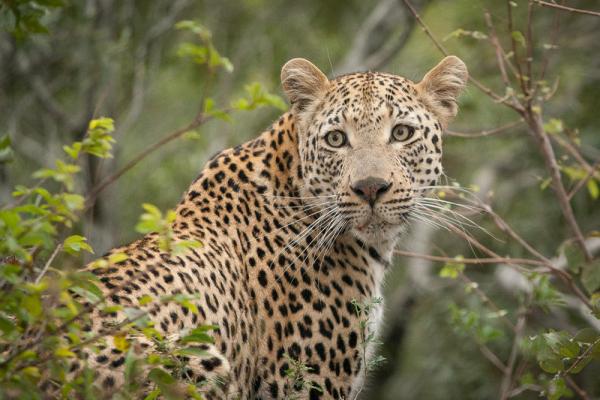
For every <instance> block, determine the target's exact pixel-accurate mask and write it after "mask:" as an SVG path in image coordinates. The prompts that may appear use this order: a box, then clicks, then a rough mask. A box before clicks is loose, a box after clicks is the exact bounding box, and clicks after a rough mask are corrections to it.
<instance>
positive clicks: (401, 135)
mask: <svg viewBox="0 0 600 400" xmlns="http://www.w3.org/2000/svg"><path fill="white" fill-rule="evenodd" d="M414 134H415V128H413V127H412V126H409V125H403V124H398V125H396V126H395V127H394V129H392V142H406V141H407V140H409V139H410V138H412V137H413V135H414Z"/></svg>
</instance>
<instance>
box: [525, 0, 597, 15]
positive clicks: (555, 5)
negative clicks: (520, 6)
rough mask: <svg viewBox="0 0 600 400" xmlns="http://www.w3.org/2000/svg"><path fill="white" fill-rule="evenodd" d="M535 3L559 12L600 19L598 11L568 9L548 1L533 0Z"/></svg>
mask: <svg viewBox="0 0 600 400" xmlns="http://www.w3.org/2000/svg"><path fill="white" fill-rule="evenodd" d="M533 2H534V3H535V4H537V5H540V6H542V7H549V8H555V9H557V10H562V11H568V12H574V13H579V14H586V15H593V16H594V17H600V12H597V11H590V10H583V9H581V8H573V7H567V6H563V5H560V4H556V3H549V2H547V1H542V0H533Z"/></svg>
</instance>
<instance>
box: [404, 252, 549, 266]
mask: <svg viewBox="0 0 600 400" xmlns="http://www.w3.org/2000/svg"><path fill="white" fill-rule="evenodd" d="M394 253H395V254H396V255H399V256H405V257H416V258H422V259H424V260H430V261H440V262H453V263H463V264H477V265H484V264H509V265H535V266H546V263H545V262H543V261H537V260H531V259H528V258H510V257H489V258H456V257H444V256H433V255H429V254H419V253H413V252H410V251H404V250H396V251H395V252H394Z"/></svg>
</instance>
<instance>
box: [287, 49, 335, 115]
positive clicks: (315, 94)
mask: <svg viewBox="0 0 600 400" xmlns="http://www.w3.org/2000/svg"><path fill="white" fill-rule="evenodd" d="M281 84H282V85H283V90H284V91H285V93H286V95H287V97H288V99H290V103H292V106H294V107H296V109H297V110H299V111H300V110H303V109H305V108H306V107H307V106H308V105H309V104H310V103H312V102H313V101H314V100H316V99H318V98H319V96H320V95H322V94H323V93H324V92H325V90H326V89H327V87H328V86H329V80H328V79H327V77H326V76H325V74H323V73H322V72H321V71H320V70H319V68H317V67H315V66H314V64H313V63H311V62H310V61H308V60H305V59H304V58H294V59H291V60H290V61H288V62H287V63H285V65H284V66H283V68H281Z"/></svg>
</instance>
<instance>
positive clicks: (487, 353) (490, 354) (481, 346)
mask: <svg viewBox="0 0 600 400" xmlns="http://www.w3.org/2000/svg"><path fill="white" fill-rule="evenodd" d="M475 341H476V342H477V345H478V346H479V351H481V354H483V356H484V357H485V358H487V359H488V360H489V362H491V363H492V364H494V366H495V367H496V368H498V369H499V370H500V372H504V371H506V365H504V364H503V363H502V361H501V360H500V358H498V356H497V355H496V354H495V353H494V352H493V351H492V350H490V348H489V347H487V346H486V345H485V344H484V343H482V342H481V341H480V340H478V339H475Z"/></svg>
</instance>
